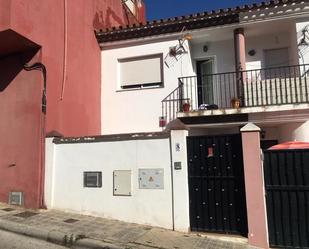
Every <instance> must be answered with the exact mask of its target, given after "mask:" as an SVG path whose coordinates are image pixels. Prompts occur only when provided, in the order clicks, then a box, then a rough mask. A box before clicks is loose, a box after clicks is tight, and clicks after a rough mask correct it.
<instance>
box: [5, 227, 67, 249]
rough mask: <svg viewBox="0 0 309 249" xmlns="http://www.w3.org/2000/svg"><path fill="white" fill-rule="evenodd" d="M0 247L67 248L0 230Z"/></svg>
mask: <svg viewBox="0 0 309 249" xmlns="http://www.w3.org/2000/svg"><path fill="white" fill-rule="evenodd" d="M0 249H68V248H67V247H63V246H58V245H55V244H51V243H48V242H46V241H42V240H38V239H34V238H30V237H26V236H23V235H18V234H14V233H10V232H5V231H2V230H0Z"/></svg>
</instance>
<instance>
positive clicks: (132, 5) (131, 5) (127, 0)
mask: <svg viewBox="0 0 309 249" xmlns="http://www.w3.org/2000/svg"><path fill="white" fill-rule="evenodd" d="M123 2H124V3H125V5H126V6H127V7H128V9H129V10H130V11H131V12H132V14H133V15H135V12H136V7H135V1H134V0H123Z"/></svg>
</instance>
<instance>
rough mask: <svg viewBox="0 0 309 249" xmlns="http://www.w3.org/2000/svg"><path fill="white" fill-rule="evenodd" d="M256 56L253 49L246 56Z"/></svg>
mask: <svg viewBox="0 0 309 249" xmlns="http://www.w3.org/2000/svg"><path fill="white" fill-rule="evenodd" d="M255 54H256V51H255V50H254V49H251V50H249V52H248V55H250V56H254V55H255Z"/></svg>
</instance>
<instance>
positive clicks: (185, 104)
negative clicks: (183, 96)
mask: <svg viewBox="0 0 309 249" xmlns="http://www.w3.org/2000/svg"><path fill="white" fill-rule="evenodd" d="M182 110H183V111H184V112H189V111H190V104H189V103H184V104H183V105H182Z"/></svg>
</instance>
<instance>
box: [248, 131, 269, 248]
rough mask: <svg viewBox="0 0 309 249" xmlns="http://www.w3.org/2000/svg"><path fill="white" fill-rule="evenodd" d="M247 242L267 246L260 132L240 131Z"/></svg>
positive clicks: (261, 246) (262, 246)
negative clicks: (247, 230)
mask: <svg viewBox="0 0 309 249" xmlns="http://www.w3.org/2000/svg"><path fill="white" fill-rule="evenodd" d="M242 148H243V157H244V173H245V186H246V201H247V214H248V229H249V232H248V239H249V244H250V245H253V246H257V247H260V248H265V249H267V248H268V233H267V222H266V208H265V194H264V182H263V170H262V164H261V151H260V132H259V131H258V130H257V131H248V132H245V131H243V132H242Z"/></svg>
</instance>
